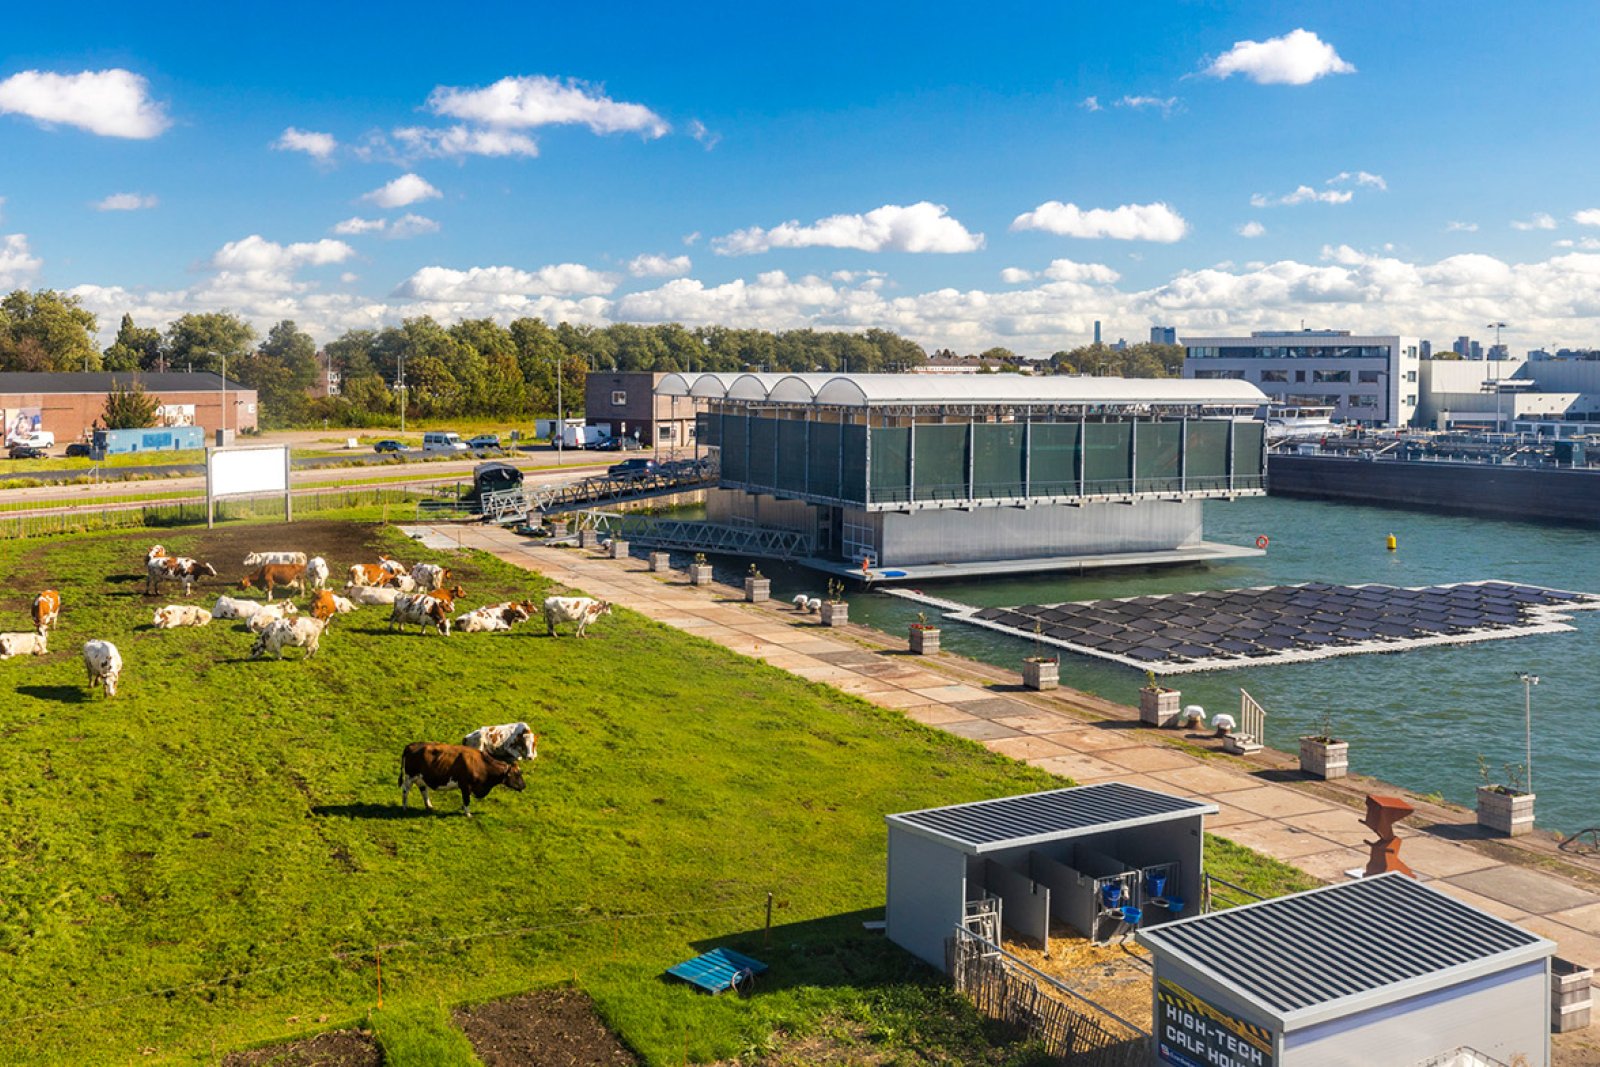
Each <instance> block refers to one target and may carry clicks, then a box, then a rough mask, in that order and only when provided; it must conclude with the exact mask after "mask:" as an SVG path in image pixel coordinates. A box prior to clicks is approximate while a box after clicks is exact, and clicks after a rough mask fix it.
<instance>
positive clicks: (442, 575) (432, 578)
mask: <svg viewBox="0 0 1600 1067" xmlns="http://www.w3.org/2000/svg"><path fill="white" fill-rule="evenodd" d="M411 577H412V579H413V580H415V581H416V583H417V588H418V589H443V588H444V583H445V582H448V581H449V580H450V568H449V567H441V566H440V565H439V564H437V563H419V564H417V565H416V566H415V567H412V568H411Z"/></svg>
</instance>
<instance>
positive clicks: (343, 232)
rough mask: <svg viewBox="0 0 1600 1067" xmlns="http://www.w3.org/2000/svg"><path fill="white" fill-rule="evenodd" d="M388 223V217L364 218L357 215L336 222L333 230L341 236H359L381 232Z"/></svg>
mask: <svg viewBox="0 0 1600 1067" xmlns="http://www.w3.org/2000/svg"><path fill="white" fill-rule="evenodd" d="M388 225H389V220H388V219H364V218H361V217H360V216H359V215H357V216H353V217H351V218H348V219H345V220H344V221H343V222H340V223H337V224H336V225H335V226H334V227H333V232H334V233H336V234H338V235H339V236H341V237H359V236H361V235H362V234H364V233H381V232H382V231H383V230H384V229H385V228H387V227H388Z"/></svg>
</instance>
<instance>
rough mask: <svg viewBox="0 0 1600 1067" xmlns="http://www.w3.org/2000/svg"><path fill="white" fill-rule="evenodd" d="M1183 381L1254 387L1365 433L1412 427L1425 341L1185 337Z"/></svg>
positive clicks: (1307, 333)
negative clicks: (1318, 410)
mask: <svg viewBox="0 0 1600 1067" xmlns="http://www.w3.org/2000/svg"><path fill="white" fill-rule="evenodd" d="M1183 344H1184V346H1185V349H1186V351H1185V353H1184V360H1183V376H1184V377H1185V378H1192V379H1195V380H1200V381H1217V380H1233V381H1244V382H1250V383H1252V384H1254V385H1258V386H1260V387H1261V391H1262V392H1263V393H1265V394H1267V396H1269V397H1270V398H1271V400H1272V403H1274V404H1276V405H1282V406H1286V407H1293V408H1330V409H1332V416H1333V418H1335V419H1338V420H1341V421H1343V422H1348V423H1352V424H1360V425H1363V426H1405V425H1409V424H1410V422H1411V420H1412V416H1413V414H1414V413H1415V411H1416V408H1417V396H1418V393H1419V391H1420V390H1419V385H1418V369H1419V365H1420V363H1421V356H1420V352H1421V344H1422V342H1421V341H1420V340H1418V339H1417V338H1415V337H1399V336H1376V335H1374V336H1366V335H1356V334H1352V333H1350V331H1349V330H1258V331H1256V332H1255V333H1252V334H1250V336H1248V337H1237V336H1236V337H1185V338H1184V339H1183Z"/></svg>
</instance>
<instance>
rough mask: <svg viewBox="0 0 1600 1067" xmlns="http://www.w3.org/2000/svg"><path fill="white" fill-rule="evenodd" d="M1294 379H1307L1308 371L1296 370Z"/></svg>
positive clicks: (1298, 380)
mask: <svg viewBox="0 0 1600 1067" xmlns="http://www.w3.org/2000/svg"><path fill="white" fill-rule="evenodd" d="M1294 380H1295V381H1297V382H1303V381H1305V380H1306V372H1305V371H1303V370H1297V371H1295V372H1294Z"/></svg>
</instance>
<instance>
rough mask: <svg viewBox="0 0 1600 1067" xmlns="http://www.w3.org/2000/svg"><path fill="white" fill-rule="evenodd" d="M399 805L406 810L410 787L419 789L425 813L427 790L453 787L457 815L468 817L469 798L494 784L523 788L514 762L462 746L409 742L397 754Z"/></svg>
mask: <svg viewBox="0 0 1600 1067" xmlns="http://www.w3.org/2000/svg"><path fill="white" fill-rule="evenodd" d="M399 785H400V806H401V807H402V808H403V807H406V805H407V804H408V802H409V801H410V798H411V787H412V785H416V786H417V787H418V788H420V789H421V790H422V803H423V806H424V807H426V808H427V809H428V810H429V811H432V810H433V801H432V800H430V799H429V798H428V790H430V789H445V788H448V787H449V786H455V787H457V788H458V789H460V790H461V814H463V815H471V814H472V798H473V797H477V798H478V799H479V800H482V799H483V798H484V797H486V796H488V795H489V790H491V789H493V788H494V787H495V786H497V785H503V786H505V787H506V788H507V789H514V790H516V791H517V792H519V793H520V792H522V790H523V789H524V788H526V787H525V786H524V784H523V781H522V771H521V770H519V769H518V767H517V765H516V764H515V763H505V762H502V761H501V760H497V759H495V758H494V757H493V756H486V755H484V754H483V753H482V752H479V751H478V750H477V749H475V748H468V747H466V746H465V745H440V744H435V743H433V742H431V741H413V742H412V743H411V744H409V745H407V746H406V749H405V751H404V752H403V753H401V755H400V782H399Z"/></svg>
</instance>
